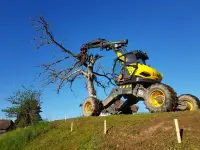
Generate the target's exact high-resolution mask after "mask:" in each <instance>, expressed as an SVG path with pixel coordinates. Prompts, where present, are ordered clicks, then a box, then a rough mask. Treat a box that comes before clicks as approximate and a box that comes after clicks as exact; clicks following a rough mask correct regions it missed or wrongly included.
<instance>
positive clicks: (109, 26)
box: [0, 0, 200, 120]
mask: <svg viewBox="0 0 200 150" xmlns="http://www.w3.org/2000/svg"><path fill="white" fill-rule="evenodd" d="M199 5H200V2H199V1H198V0H190V1H189V0H187V1H186V0H176V1H174V0H167V1H160V0H152V1H149V0H140V1H135V0H123V1H116V0H115V1H114V0H101V1H95V2H94V1H92V0H85V1H82V0H71V1H70V0H65V1H64V0H63V1H60V0H57V1H51V0H49V1H39V0H34V1H32V0H29V1H25V0H19V1H2V2H1V6H0V18H1V28H0V33H1V38H0V50H1V55H0V68H1V74H0V79H1V80H0V81H1V84H0V101H1V105H0V109H3V108H5V107H7V106H10V104H9V103H8V102H7V101H6V100H5V98H7V97H9V96H10V95H12V93H13V92H15V91H16V90H18V89H20V87H21V85H22V84H23V85H26V86H29V85H35V87H36V88H39V87H40V84H39V82H38V81H35V80H34V79H35V77H36V76H37V73H38V72H40V69H39V68H36V67H35V66H36V65H39V64H41V63H46V62H51V61H52V56H53V54H55V53H57V54H59V52H60V51H59V49H56V48H55V47H44V48H42V49H41V50H40V51H37V50H36V49H35V44H34V43H29V41H30V40H31V39H32V38H33V37H34V35H35V32H34V29H33V28H32V26H31V22H30V20H29V18H30V17H31V16H33V17H35V16H38V15H40V14H44V16H45V17H46V19H47V20H48V21H50V22H51V24H52V27H53V32H54V35H55V37H56V38H57V39H58V40H65V41H66V42H65V47H67V48H68V49H71V50H73V51H74V52H75V53H78V51H79V48H80V46H81V45H82V44H83V43H85V42H87V41H90V40H93V39H96V38H99V37H100V38H105V39H107V40H120V39H128V40H129V45H128V50H133V49H141V50H145V51H147V53H148V55H149V57H150V60H149V62H148V63H149V64H151V66H152V67H154V68H156V69H157V70H158V71H160V72H162V73H163V74H164V79H163V82H164V83H167V84H169V85H171V86H172V87H173V88H174V89H175V90H176V91H177V93H178V95H180V94H182V93H191V94H194V95H196V96H197V97H200V90H199V85H200V79H199V74H200V67H199V64H200V59H198V58H199V55H200V9H199ZM103 54H106V55H105V58H104V60H105V61H104V62H106V63H109V60H110V58H111V59H113V58H115V54H114V53H112V52H108V53H103ZM108 67H109V66H108ZM73 87H74V94H75V96H74V94H73V93H72V92H71V91H70V90H69V89H68V88H67V87H65V88H63V89H62V91H61V92H60V94H57V93H56V92H55V91H54V90H55V88H56V85H51V86H48V87H46V88H45V89H44V92H43V104H42V110H43V112H42V116H43V117H47V118H48V119H49V120H54V119H62V118H64V114H65V113H66V114H67V117H75V116H79V115H81V108H79V107H78V106H79V104H80V103H82V102H83V100H84V98H86V97H87V92H86V91H84V88H82V83H80V82H76V83H75V84H74V86H73ZM98 96H99V97H100V98H101V99H103V98H105V97H106V95H104V93H103V91H99V92H98ZM139 106H140V111H141V112H144V111H146V110H145V106H144V105H143V104H142V103H140V104H139ZM4 117H5V116H4V113H2V112H0V118H4Z"/></svg>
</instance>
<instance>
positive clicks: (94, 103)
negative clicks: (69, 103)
mask: <svg viewBox="0 0 200 150" xmlns="http://www.w3.org/2000/svg"><path fill="white" fill-rule="evenodd" d="M101 108H102V104H101V102H100V101H99V100H98V99H96V98H94V97H88V98H86V99H85V101H84V103H83V105H82V112H83V116H99V115H100V113H101Z"/></svg>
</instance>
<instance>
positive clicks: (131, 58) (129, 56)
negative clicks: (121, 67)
mask: <svg viewBox="0 0 200 150" xmlns="http://www.w3.org/2000/svg"><path fill="white" fill-rule="evenodd" d="M137 61H138V62H139V63H140V64H144V65H146V62H145V60H144V59H142V58H136V56H135V55H133V54H132V53H130V54H127V55H126V64H127V65H129V64H131V63H134V62H137Z"/></svg>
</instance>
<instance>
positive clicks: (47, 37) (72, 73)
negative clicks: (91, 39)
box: [31, 16, 115, 96]
mask: <svg viewBox="0 0 200 150" xmlns="http://www.w3.org/2000/svg"><path fill="white" fill-rule="evenodd" d="M31 21H32V26H33V27H34V29H35V31H36V36H35V38H34V41H37V42H38V44H37V49H40V48H41V47H43V46H45V45H51V44H53V45H56V46H57V47H58V48H59V49H60V50H61V52H63V58H61V59H58V60H56V61H54V62H52V63H50V64H42V65H40V66H39V67H41V68H42V69H43V72H41V73H40V74H39V76H40V77H43V83H44V84H43V85H45V86H47V85H49V84H55V83H58V87H57V92H58V93H59V91H60V89H61V88H62V87H63V86H65V85H66V84H69V85H70V89H71V90H72V85H73V83H74V81H75V80H76V79H78V78H79V79H86V86H85V87H86V88H87V91H88V94H89V96H96V90H95V86H94V85H97V86H99V87H101V88H103V89H104V91H105V90H106V88H107V87H109V86H110V85H112V86H115V83H114V82H113V80H112V77H111V72H109V71H105V69H104V68H103V66H96V64H95V63H96V61H97V60H98V59H100V58H101V56H99V55H98V54H96V55H95V56H94V57H93V56H89V57H88V58H84V57H82V58H81V59H80V58H78V55H76V54H74V53H73V52H72V51H71V50H69V49H67V48H65V47H64V46H63V43H62V42H58V41H57V40H56V39H55V37H54V35H53V33H52V32H51V25H50V24H49V23H48V22H47V21H46V20H45V19H44V17H43V16H39V17H38V18H37V19H32V20H31ZM66 61H67V62H69V63H71V64H70V66H68V67H67V66H66V67H64V68H63V69H59V70H58V69H56V66H57V65H59V64H61V63H62V62H66ZM94 67H95V68H96V71H94ZM105 79H106V80H105ZM102 80H104V81H105V82H102Z"/></svg>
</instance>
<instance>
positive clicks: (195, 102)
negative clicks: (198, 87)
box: [178, 94, 200, 111]
mask: <svg viewBox="0 0 200 150" xmlns="http://www.w3.org/2000/svg"><path fill="white" fill-rule="evenodd" d="M178 104H180V106H183V107H180V110H189V111H196V110H198V109H199V108H200V102H199V99H198V98H197V97H196V96H193V95H191V94H182V95H180V96H179V97H178Z"/></svg>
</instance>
